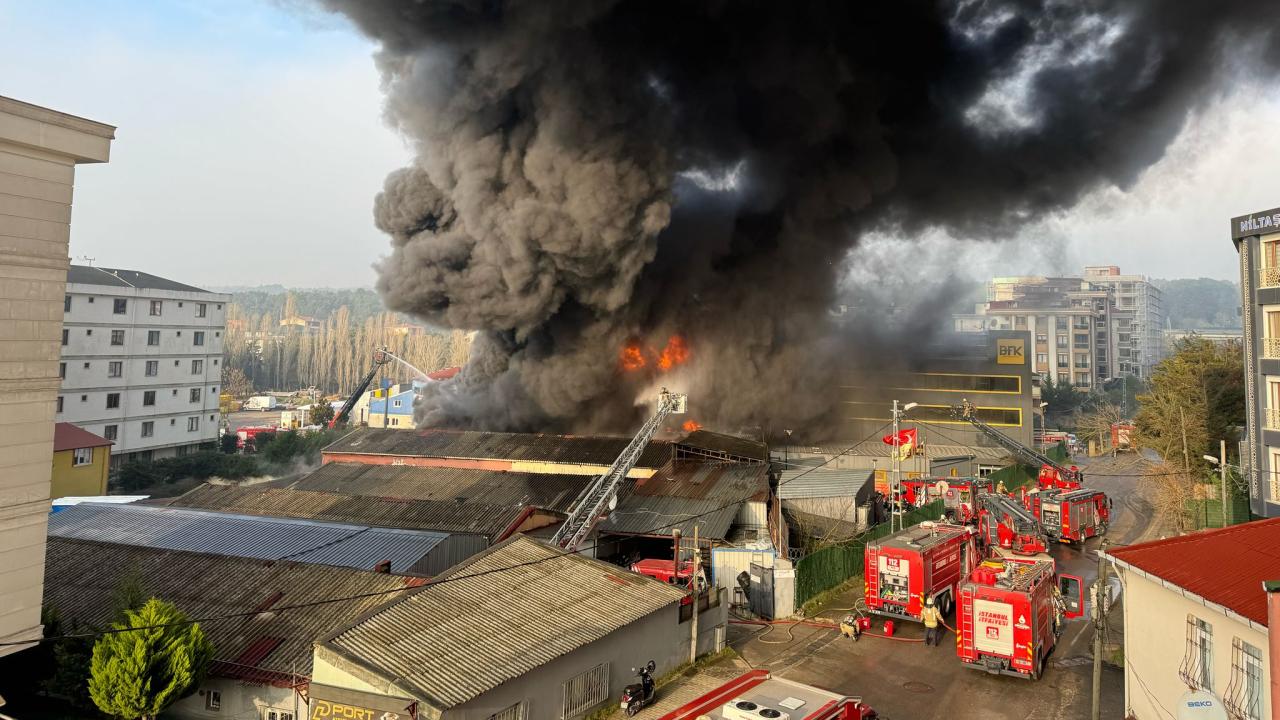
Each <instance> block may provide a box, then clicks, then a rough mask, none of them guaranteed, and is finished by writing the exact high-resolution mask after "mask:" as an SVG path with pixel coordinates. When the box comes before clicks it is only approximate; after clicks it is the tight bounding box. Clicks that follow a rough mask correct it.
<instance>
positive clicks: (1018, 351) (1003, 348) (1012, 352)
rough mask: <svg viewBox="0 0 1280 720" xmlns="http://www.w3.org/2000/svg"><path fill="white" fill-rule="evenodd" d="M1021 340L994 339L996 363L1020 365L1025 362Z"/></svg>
mask: <svg viewBox="0 0 1280 720" xmlns="http://www.w3.org/2000/svg"><path fill="white" fill-rule="evenodd" d="M1023 349H1024V343H1023V341H1022V340H1005V339H997V340H996V364H998V365H1021V364H1023V363H1024V362H1026V357H1027V356H1026V355H1025V354H1024V352H1023Z"/></svg>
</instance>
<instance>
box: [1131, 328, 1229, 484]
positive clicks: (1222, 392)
mask: <svg viewBox="0 0 1280 720" xmlns="http://www.w3.org/2000/svg"><path fill="white" fill-rule="evenodd" d="M1243 362H1244V361H1243V358H1242V353H1241V349H1240V347H1239V346H1238V345H1228V346H1219V345H1215V344H1214V343H1212V342H1210V341H1208V340H1205V339H1203V338H1197V337H1190V338H1186V339H1184V340H1180V341H1178V343H1177V344H1176V345H1175V352H1174V354H1173V355H1172V356H1170V357H1169V358H1167V359H1165V360H1164V361H1163V362H1161V363H1160V364H1159V365H1157V366H1156V369H1155V371H1154V372H1152V374H1151V383H1150V391H1149V392H1148V393H1146V394H1145V395H1142V396H1140V397H1139V398H1138V402H1139V403H1140V408H1139V410H1138V414H1137V415H1136V416H1134V422H1135V424H1136V425H1137V430H1138V440H1139V442H1140V443H1141V444H1142V445H1144V446H1146V447H1150V448H1154V449H1155V450H1156V451H1158V452H1159V453H1160V454H1161V456H1162V457H1164V458H1166V459H1169V460H1175V459H1176V460H1178V464H1179V465H1180V466H1182V468H1183V469H1184V470H1193V469H1194V470H1197V471H1198V470H1202V469H1204V467H1205V466H1204V461H1203V460H1202V459H1201V456H1203V455H1205V454H1210V453H1211V454H1214V455H1216V454H1217V443H1218V440H1220V439H1228V440H1229V439H1231V438H1233V437H1234V436H1235V428H1236V427H1237V426H1239V425H1243V424H1244V371H1243V369H1242V368H1243ZM1230 445H1231V443H1228V447H1230Z"/></svg>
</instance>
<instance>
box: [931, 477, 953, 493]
mask: <svg viewBox="0 0 1280 720" xmlns="http://www.w3.org/2000/svg"><path fill="white" fill-rule="evenodd" d="M934 487H935V488H937V490H938V494H939V495H946V494H947V490H949V489H951V486H950V485H949V484H947V481H946V480H939V481H938V483H937V484H936V485H934Z"/></svg>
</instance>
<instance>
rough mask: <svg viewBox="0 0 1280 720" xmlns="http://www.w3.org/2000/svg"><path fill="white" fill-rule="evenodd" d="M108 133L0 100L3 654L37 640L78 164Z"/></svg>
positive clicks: (107, 148) (98, 157)
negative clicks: (61, 305) (60, 339)
mask: <svg viewBox="0 0 1280 720" xmlns="http://www.w3.org/2000/svg"><path fill="white" fill-rule="evenodd" d="M114 137H115V128H114V127H112V126H110V125H104V124H102V123H99V122H94V121H93V120H86V119H84V118H81V117H76V116H74V115H68V114H66V113H61V112H57V111H55V110H50V109H48V108H43V107H39V106H37V105H31V104H29V103H24V102H21V101H19V100H13V99H11V98H7V97H0V655H8V654H10V653H13V652H17V651H19V650H22V649H24V648H25V647H29V646H28V645H24V644H23V643H26V642H27V641H35V640H38V639H39V638H40V637H41V635H42V634H43V628H42V626H41V623H40V607H41V604H42V598H43V595H44V556H45V545H46V537H47V535H48V532H47V528H48V521H49V488H50V476H51V473H52V470H53V468H52V463H51V460H52V458H53V451H54V398H55V397H56V396H57V393H58V376H57V368H58V333H59V331H60V329H61V327H62V315H61V313H59V312H58V302H59V301H60V300H61V299H62V295H63V291H64V290H65V287H66V281H67V255H68V241H69V239H70V235H71V200H72V197H71V196H72V188H73V187H74V186H75V179H76V178H75V176H76V166H77V165H81V164H85V163H105V162H107V161H108V159H109V158H110V156H111V141H112V139H113V138H114Z"/></svg>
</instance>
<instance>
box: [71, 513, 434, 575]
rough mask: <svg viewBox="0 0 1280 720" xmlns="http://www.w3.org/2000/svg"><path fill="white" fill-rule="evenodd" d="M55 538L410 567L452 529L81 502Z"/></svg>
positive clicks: (395, 569) (401, 569)
mask: <svg viewBox="0 0 1280 720" xmlns="http://www.w3.org/2000/svg"><path fill="white" fill-rule="evenodd" d="M49 534H50V535H51V536H54V537H63V538H75V539H79V540H94V541H99V542H110V543H117V544H122V545H137V546H142V547H152V548H160V549H165V550H189V551H193V552H204V553H213V554H216V555H230V556H236V557H247V558H256V559H260V560H298V561H302V562H310V563H316V564H318V565H336V566H340V567H352V568H362V569H366V570H370V569H373V567H374V565H376V564H377V563H379V562H381V561H383V560H390V561H391V571H392V572H396V573H399V572H405V571H408V570H410V569H411V568H412V567H413V566H414V565H415V564H416V563H418V562H419V561H420V560H422V559H423V558H424V557H425V556H426V555H428V554H429V553H430V552H431V551H432V549H434V548H435V547H436V546H437V545H439V544H440V543H442V542H444V541H445V540H446V539H447V538H448V537H449V535H448V534H447V533H439V532H427V531H419V530H392V529H387V528H373V527H368V526H363V525H346V524H340V523H327V522H316V521H314V520H297V519H291V518H269V517H254V516H251V515H233V514H230V513H218V512H209V511H205V510H187V509H185V508H170V507H156V506H153V505H107V504H101V503H82V504H80V505H74V506H72V507H68V508H65V509H63V510H62V511H61V512H58V513H55V514H53V515H51V516H50V517H49Z"/></svg>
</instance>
